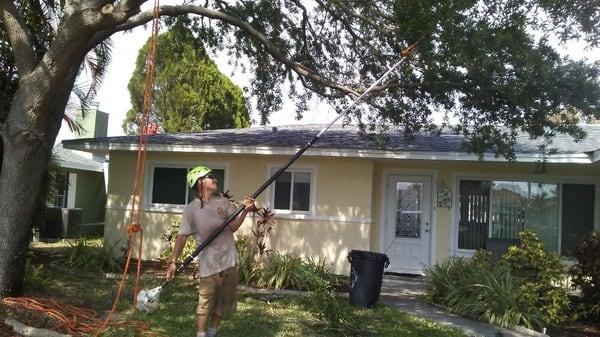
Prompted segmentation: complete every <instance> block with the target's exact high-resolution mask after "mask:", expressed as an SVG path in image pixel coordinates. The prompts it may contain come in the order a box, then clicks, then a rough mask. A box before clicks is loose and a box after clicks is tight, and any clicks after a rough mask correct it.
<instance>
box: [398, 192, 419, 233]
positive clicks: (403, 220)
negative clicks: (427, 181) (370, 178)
mask: <svg viewBox="0 0 600 337" xmlns="http://www.w3.org/2000/svg"><path fill="white" fill-rule="evenodd" d="M422 194H423V183H413V182H400V181H399V182H396V207H397V208H396V237H411V238H419V237H421V212H422V209H421V207H422V200H423V199H422Z"/></svg>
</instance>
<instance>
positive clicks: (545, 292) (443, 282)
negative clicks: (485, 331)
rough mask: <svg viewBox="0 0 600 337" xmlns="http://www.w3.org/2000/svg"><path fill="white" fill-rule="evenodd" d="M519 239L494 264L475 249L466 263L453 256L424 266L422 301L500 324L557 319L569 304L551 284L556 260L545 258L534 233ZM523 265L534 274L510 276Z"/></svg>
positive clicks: (557, 270) (557, 271) (537, 324)
mask: <svg viewBox="0 0 600 337" xmlns="http://www.w3.org/2000/svg"><path fill="white" fill-rule="evenodd" d="M523 237H524V240H523V241H524V242H523V243H522V244H521V246H519V247H515V248H514V249H511V251H510V252H509V253H507V254H506V256H504V257H503V258H502V260H501V261H502V263H498V264H496V265H492V264H491V263H490V262H489V258H488V257H489V254H488V253H487V252H484V251H479V252H477V253H476V254H475V256H474V257H473V258H472V259H471V260H469V261H467V260H464V259H461V258H454V257H453V258H450V259H448V260H446V261H444V262H442V263H439V264H436V265H433V266H431V267H429V268H426V270H425V281H426V297H427V299H428V300H429V301H431V302H434V303H439V304H442V305H445V306H447V307H448V308H449V309H450V310H452V311H454V312H457V313H460V314H464V315H468V316H472V317H477V318H480V319H482V320H485V321H487V322H490V323H493V324H496V325H500V326H505V327H508V326H514V325H525V326H528V327H537V328H541V327H543V326H545V325H546V324H548V323H556V322H560V321H561V320H563V319H564V317H565V315H566V314H565V313H566V310H567V308H568V297H567V296H566V291H565V290H564V289H562V288H560V287H556V286H554V285H553V281H554V280H556V279H558V278H559V276H561V274H560V270H561V267H560V261H557V260H555V257H554V256H551V257H547V256H546V254H547V253H545V252H544V251H543V246H541V245H540V244H539V242H538V241H537V238H535V236H533V237H532V236H531V235H529V234H524V235H523ZM530 254H531V256H529V255H530ZM556 262H558V265H557V264H556ZM525 268H533V269H535V270H536V272H535V273H534V275H535V277H534V278H525V277H522V276H516V275H515V274H514V273H521V272H522V269H525Z"/></svg>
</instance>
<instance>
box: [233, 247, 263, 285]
mask: <svg viewBox="0 0 600 337" xmlns="http://www.w3.org/2000/svg"><path fill="white" fill-rule="evenodd" d="M235 247H236V249H237V251H238V254H239V264H238V282H239V283H241V284H247V285H254V284H256V283H258V281H259V280H260V279H261V277H262V268H261V267H260V265H259V264H258V262H257V261H256V249H255V247H254V246H253V245H252V242H251V240H250V238H249V237H248V236H245V235H240V236H238V238H237V240H236V241H235Z"/></svg>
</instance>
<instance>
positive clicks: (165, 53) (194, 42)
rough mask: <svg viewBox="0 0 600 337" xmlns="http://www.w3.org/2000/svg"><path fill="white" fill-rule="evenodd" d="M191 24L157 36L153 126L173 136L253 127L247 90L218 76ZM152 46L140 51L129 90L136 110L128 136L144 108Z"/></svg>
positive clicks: (127, 127)
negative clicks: (180, 133)
mask: <svg viewBox="0 0 600 337" xmlns="http://www.w3.org/2000/svg"><path fill="white" fill-rule="evenodd" d="M186 22H188V21H185V20H179V21H176V22H175V23H174V24H173V26H172V27H171V29H170V30H169V31H167V32H165V33H163V34H160V35H159V36H158V42H157V44H158V46H157V54H156V61H155V66H156V68H155V69H156V73H155V76H154V82H153V96H152V107H151V111H150V113H151V122H152V123H158V124H160V126H161V128H162V130H163V131H164V132H169V133H172V132H198V131H202V130H209V129H223V128H240V127H247V126H250V117H249V114H248V109H247V107H246V101H245V99H244V97H243V93H242V91H241V90H240V88H238V87H237V86H236V85H235V84H233V83H232V82H231V80H229V78H227V77H226V76H225V75H223V74H222V73H221V72H220V71H219V69H218V68H217V66H216V65H215V63H214V62H213V61H212V60H211V59H210V58H209V57H208V55H207V54H206V50H205V49H204V46H203V44H202V41H201V40H199V39H198V38H196V37H195V36H194V34H193V33H192V31H191V30H190V29H189V28H188V24H189V23H186ZM148 46H149V42H148V43H146V45H145V46H144V47H143V48H142V49H141V50H140V53H139V55H138V59H137V62H136V69H135V71H134V73H133V75H132V77H131V79H130V81H129V85H128V88H129V92H130V95H131V102H132V105H133V107H132V109H131V110H129V111H128V112H127V118H126V120H125V121H124V123H123V128H124V130H125V131H126V132H128V133H133V132H136V129H137V127H138V126H139V118H140V115H141V111H142V109H143V102H144V86H145V81H146V74H145V71H146V69H145V65H146V56H147V53H148Z"/></svg>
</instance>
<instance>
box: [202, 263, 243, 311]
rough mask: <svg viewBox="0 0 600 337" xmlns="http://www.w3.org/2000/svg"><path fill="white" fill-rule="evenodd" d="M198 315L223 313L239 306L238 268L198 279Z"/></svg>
mask: <svg viewBox="0 0 600 337" xmlns="http://www.w3.org/2000/svg"><path fill="white" fill-rule="evenodd" d="M198 282H199V285H198V307H197V308H196V314H197V315H210V314H216V315H219V316H221V315H223V314H224V313H228V312H233V311H235V309H236V306H237V268H236V267H232V268H229V269H226V270H223V271H222V272H219V273H216V274H213V275H210V276H207V277H201V278H199V280H198Z"/></svg>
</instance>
